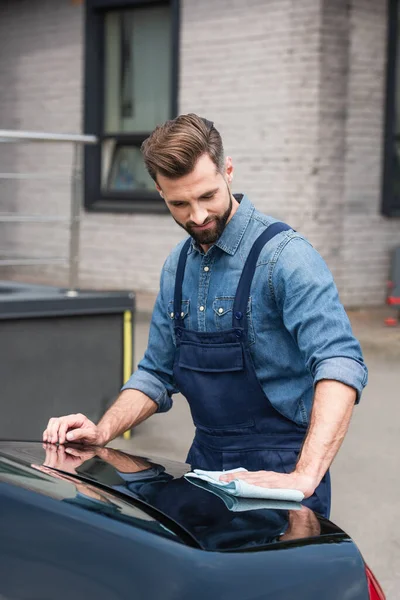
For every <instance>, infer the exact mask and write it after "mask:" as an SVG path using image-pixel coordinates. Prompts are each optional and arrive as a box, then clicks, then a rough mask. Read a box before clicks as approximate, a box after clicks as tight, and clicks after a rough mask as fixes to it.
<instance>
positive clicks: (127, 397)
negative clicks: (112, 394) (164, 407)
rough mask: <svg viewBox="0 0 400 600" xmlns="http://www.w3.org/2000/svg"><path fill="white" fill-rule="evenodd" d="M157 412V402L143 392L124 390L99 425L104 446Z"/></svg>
mask: <svg viewBox="0 0 400 600" xmlns="http://www.w3.org/2000/svg"><path fill="white" fill-rule="evenodd" d="M156 411H157V404H156V402H154V401H153V400H151V398H149V397H148V396H146V394H144V393H143V392H140V391H139V390H135V389H127V390H124V391H123V392H121V394H120V395H119V396H118V398H117V400H116V401H115V402H114V404H113V405H112V406H111V407H110V408H109V409H108V411H107V412H106V413H105V414H104V416H103V417H102V418H101V420H100V421H99V423H98V425H97V427H98V429H99V432H100V436H101V439H102V445H106V444H107V443H108V442H110V441H111V440H113V439H114V438H116V437H117V436H119V435H121V434H122V433H124V431H127V430H128V429H131V428H132V427H135V425H138V424H139V423H141V422H142V421H145V420H146V419H147V418H148V417H151V415H153V414H154V413H155V412H156Z"/></svg>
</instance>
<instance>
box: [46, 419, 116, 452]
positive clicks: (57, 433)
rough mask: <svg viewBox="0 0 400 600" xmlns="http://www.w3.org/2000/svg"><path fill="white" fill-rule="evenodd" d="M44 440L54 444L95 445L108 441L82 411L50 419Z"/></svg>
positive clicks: (102, 444) (101, 444)
mask: <svg viewBox="0 0 400 600" xmlns="http://www.w3.org/2000/svg"><path fill="white" fill-rule="evenodd" d="M43 441H44V442H49V443H52V444H56V443H57V442H58V443H59V444H65V443H66V442H79V443H81V444H90V445H93V446H104V445H105V444H106V443H107V440H105V439H104V436H103V435H102V434H101V432H100V430H99V428H98V427H97V425H95V424H94V423H93V422H92V421H90V420H89V419H88V418H87V417H85V415H82V414H80V413H78V414H76V415H67V416H65V417H58V418H52V419H50V420H49V422H48V424H47V427H46V429H45V430H44V432H43Z"/></svg>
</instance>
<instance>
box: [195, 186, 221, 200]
mask: <svg viewBox="0 0 400 600" xmlns="http://www.w3.org/2000/svg"><path fill="white" fill-rule="evenodd" d="M218 189H219V188H215V189H213V190H208V191H207V192H204V193H203V194H202V195H201V196H199V199H200V198H206V197H207V196H211V195H212V194H215V193H216V192H218Z"/></svg>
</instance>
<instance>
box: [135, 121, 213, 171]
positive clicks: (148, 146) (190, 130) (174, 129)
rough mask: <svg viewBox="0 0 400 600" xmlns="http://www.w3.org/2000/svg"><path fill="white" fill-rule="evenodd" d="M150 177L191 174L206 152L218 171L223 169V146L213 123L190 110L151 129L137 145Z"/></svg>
mask: <svg viewBox="0 0 400 600" xmlns="http://www.w3.org/2000/svg"><path fill="white" fill-rule="evenodd" d="M141 150H142V154H143V158H144V162H145V165H146V168H147V170H148V172H149V174H150V176H151V177H152V178H153V179H154V181H157V174H161V175H164V177H169V178H171V179H176V178H178V177H182V176H183V175H188V174H189V173H191V172H192V171H193V169H194V167H195V164H196V162H197V161H198V159H199V158H200V156H202V155H203V154H206V153H207V154H208V155H209V157H210V158H211V160H212V161H213V163H214V164H215V166H216V168H217V169H218V171H220V172H221V173H222V172H223V168H224V149H223V145H222V139H221V136H220V134H219V132H218V131H217V130H216V129H215V127H214V124H213V123H211V121H207V119H203V118H202V117H198V116H197V115H195V114H194V113H190V114H188V115H180V116H179V117H176V119H172V120H170V121H166V122H165V123H164V124H163V125H159V126H158V127H156V128H155V129H154V131H153V132H152V134H151V135H150V137H148V138H147V139H146V140H145V141H144V142H143V144H142V147H141Z"/></svg>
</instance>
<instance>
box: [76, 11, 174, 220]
mask: <svg viewBox="0 0 400 600" xmlns="http://www.w3.org/2000/svg"><path fill="white" fill-rule="evenodd" d="M178 1H179V0H169V1H167V0H164V1H153V0H129V1H128V0H126V1H125V2H121V1H118V2H117V1H114V2H113V1H112V0H87V2H86V43H85V52H86V61H85V62H86V64H85V132H86V133H92V134H95V135H97V136H98V137H99V139H100V144H99V145H98V146H97V147H87V148H86V149H85V206H86V208H87V209H89V210H102V211H129V212H138V211H140V212H153V211H157V212H165V211H166V208H165V204H164V202H163V201H162V200H161V199H160V197H159V195H158V193H157V192H156V190H155V187H154V182H153V180H152V179H151V178H150V176H149V175H148V173H147V171H146V168H145V166H144V162H143V159H142V155H141V152H140V146H141V144H142V142H143V140H145V139H146V137H147V136H148V135H149V134H150V132H151V131H152V130H153V129H154V127H155V126H156V125H158V124H161V123H163V122H164V121H166V120H167V119H170V118H173V117H175V116H176V114H177V88H178V25H179V14H178V12H179V6H178Z"/></svg>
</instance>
